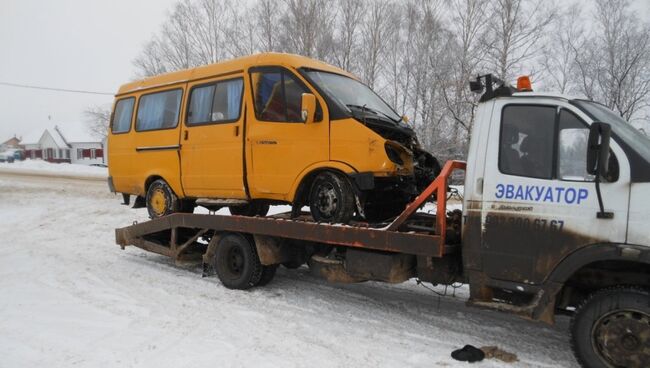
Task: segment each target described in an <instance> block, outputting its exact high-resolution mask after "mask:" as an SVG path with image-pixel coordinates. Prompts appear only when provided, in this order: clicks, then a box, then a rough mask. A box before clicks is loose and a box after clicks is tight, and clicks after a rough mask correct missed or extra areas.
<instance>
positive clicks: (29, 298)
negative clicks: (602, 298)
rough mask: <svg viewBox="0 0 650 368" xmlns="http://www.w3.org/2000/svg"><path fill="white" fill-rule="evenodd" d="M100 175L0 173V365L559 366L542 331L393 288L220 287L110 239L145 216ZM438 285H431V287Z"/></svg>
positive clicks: (293, 277)
mask: <svg viewBox="0 0 650 368" xmlns="http://www.w3.org/2000/svg"><path fill="white" fill-rule="evenodd" d="M119 202H120V200H119V198H118V196H115V195H112V194H110V193H108V192H107V188H106V184H105V183H103V182H100V181H88V180H72V179H55V178H39V177H36V176H17V175H6V174H2V173H1V172H0V224H1V225H0V239H2V241H1V243H0V244H1V246H0V292H1V295H2V296H1V297H0V356H1V357H2V359H1V360H0V367H33V366H46V367H70V366H76V367H111V368H113V367H156V368H158V367H174V368H179V367H193V368H194V367H208V366H210V367H305V366H310V367H466V366H468V365H467V364H466V363H461V362H456V361H454V360H453V359H452V358H451V357H450V355H449V354H450V353H451V351H452V350H454V349H456V348H460V347H462V346H464V345H465V344H473V345H475V346H483V345H498V346H499V347H501V348H502V349H504V350H506V351H509V352H512V353H515V354H517V355H518V357H519V359H520V361H519V362H518V363H515V364H505V363H502V362H500V361H494V360H485V361H483V362H481V363H477V364H473V365H472V366H473V367H504V366H506V367H573V366H575V365H576V363H575V361H574V359H573V357H572V354H571V352H570V348H569V342H568V337H567V333H568V331H567V330H568V320H567V319H566V318H560V319H559V321H558V323H557V325H556V326H552V327H551V326H546V325H543V324H534V323H531V322H526V321H523V320H520V319H518V318H517V317H514V316H510V315H505V314H500V313H497V312H492V311H484V310H479V309H474V308H469V307H466V306H465V298H466V297H467V289H466V288H461V289H459V290H457V292H456V297H445V298H439V297H438V296H436V295H434V294H433V293H431V292H430V291H428V290H426V289H424V288H423V287H421V286H418V285H416V284H415V282H407V283H404V284H400V285H387V284H381V283H374V282H367V283H363V284H356V285H335V284H327V283H325V282H324V281H322V280H320V279H318V278H315V277H312V276H311V275H310V274H309V271H308V269H307V268H304V267H303V268H300V269H298V270H295V271H290V270H286V269H283V268H281V269H279V271H278V275H277V276H276V278H275V279H274V281H273V282H272V283H271V284H270V285H269V286H267V287H265V288H258V289H253V290H252V291H232V290H228V289H226V288H224V287H223V286H221V285H220V283H219V281H218V280H217V279H216V278H201V270H200V269H199V268H197V267H189V268H181V267H177V266H175V265H173V263H172V262H170V261H169V260H168V259H166V258H165V257H162V256H159V255H155V254H149V253H147V252H145V251H142V250H140V249H137V248H133V247H128V248H127V249H126V250H124V251H122V250H120V248H119V247H118V246H117V245H115V241H114V231H113V230H114V229H115V228H116V227H122V226H126V225H128V224H130V223H131V222H132V221H134V220H138V221H144V220H146V211H145V210H143V209H139V210H133V209H130V208H127V207H125V206H121V205H120V204H119ZM437 290H438V291H442V289H440V288H438V289H437Z"/></svg>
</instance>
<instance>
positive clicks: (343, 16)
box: [333, 0, 365, 71]
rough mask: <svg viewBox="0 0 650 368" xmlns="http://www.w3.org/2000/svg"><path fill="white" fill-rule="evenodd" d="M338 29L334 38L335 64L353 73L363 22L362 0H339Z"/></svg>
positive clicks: (363, 5) (363, 6)
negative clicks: (360, 26) (360, 28)
mask: <svg viewBox="0 0 650 368" xmlns="http://www.w3.org/2000/svg"><path fill="white" fill-rule="evenodd" d="M337 6H338V13H339V14H338V17H337V19H338V23H337V25H338V27H337V28H338V29H339V31H338V32H336V34H335V36H334V43H335V47H334V50H333V51H334V63H335V64H336V66H338V67H340V68H342V69H345V70H348V71H353V69H355V68H356V65H354V63H353V61H354V55H353V53H355V52H356V51H357V47H358V45H357V43H358V33H359V31H358V29H359V25H360V24H361V22H362V20H363V15H364V14H363V11H364V9H365V3H364V2H363V1H362V0H338V2H337Z"/></svg>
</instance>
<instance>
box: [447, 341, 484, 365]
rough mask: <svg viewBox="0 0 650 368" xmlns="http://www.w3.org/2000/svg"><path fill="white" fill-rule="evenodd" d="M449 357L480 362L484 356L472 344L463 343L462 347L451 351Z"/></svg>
mask: <svg viewBox="0 0 650 368" xmlns="http://www.w3.org/2000/svg"><path fill="white" fill-rule="evenodd" d="M451 357H452V358H454V359H456V360H460V361H461V362H470V363H474V362H480V361H481V360H483V359H484V358H485V353H484V352H483V351H482V350H481V349H479V348H476V347H474V346H472V345H465V347H463V348H462V349H458V350H454V351H452V352H451Z"/></svg>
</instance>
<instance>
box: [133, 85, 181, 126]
mask: <svg viewBox="0 0 650 368" xmlns="http://www.w3.org/2000/svg"><path fill="white" fill-rule="evenodd" d="M182 95H183V91H182V90H181V89H175V90H171V91H164V92H156V93H151V94H148V95H143V96H142V97H140V101H139V102H138V113H137V119H136V124H135V130H136V131H145V130H157V129H170V128H175V127H176V125H177V124H178V112H179V111H180V105H181V97H182Z"/></svg>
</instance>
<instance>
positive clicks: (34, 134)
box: [20, 129, 44, 145]
mask: <svg viewBox="0 0 650 368" xmlns="http://www.w3.org/2000/svg"><path fill="white" fill-rule="evenodd" d="M43 133H44V130H43V129H38V130H32V131H31V132H29V133H27V134H25V135H24V136H23V139H22V140H21V141H20V144H23V145H24V144H38V143H39V141H40V140H41V137H42V136H43Z"/></svg>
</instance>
